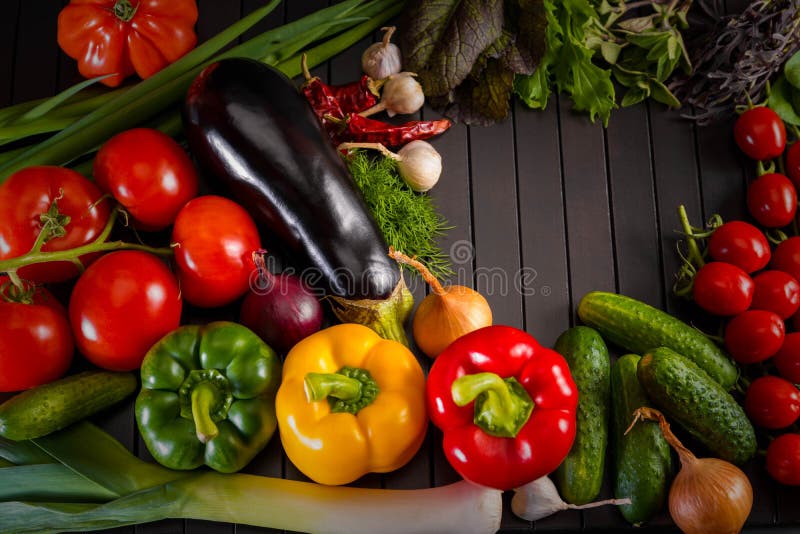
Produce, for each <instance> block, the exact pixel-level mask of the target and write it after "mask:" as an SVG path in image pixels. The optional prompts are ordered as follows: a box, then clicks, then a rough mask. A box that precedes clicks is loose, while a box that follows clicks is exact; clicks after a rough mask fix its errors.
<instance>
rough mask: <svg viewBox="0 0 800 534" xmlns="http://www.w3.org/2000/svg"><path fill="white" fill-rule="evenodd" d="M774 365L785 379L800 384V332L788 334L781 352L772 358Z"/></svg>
mask: <svg viewBox="0 0 800 534" xmlns="http://www.w3.org/2000/svg"><path fill="white" fill-rule="evenodd" d="M772 363H774V364H775V367H776V368H777V369H778V372H779V373H780V375H781V376H782V377H783V378H785V379H786V380H789V381H790V382H794V383H795V384H800V332H793V333H791V334H786V337H785V338H784V340H783V346H782V347H781V350H779V351H778V352H777V353H776V354H775V356H773V357H772Z"/></svg>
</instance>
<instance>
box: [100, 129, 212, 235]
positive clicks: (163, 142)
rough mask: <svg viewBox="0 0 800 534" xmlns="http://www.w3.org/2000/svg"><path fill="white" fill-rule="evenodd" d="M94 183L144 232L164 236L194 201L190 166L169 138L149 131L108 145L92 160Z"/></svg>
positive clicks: (121, 137)
mask: <svg viewBox="0 0 800 534" xmlns="http://www.w3.org/2000/svg"><path fill="white" fill-rule="evenodd" d="M94 179H95V180H96V181H97V185H99V186H100V187H101V188H102V189H103V191H106V192H108V193H111V194H112V195H113V196H114V198H116V199H117V200H118V201H119V203H120V204H122V205H123V206H124V207H125V209H126V210H127V211H128V213H130V214H131V216H132V217H133V220H134V222H135V223H136V226H137V227H139V228H141V229H143V230H163V229H164V228H166V227H167V226H169V225H170V224H172V223H173V222H175V217H176V216H177V215H178V212H179V211H180V209H181V208H182V207H183V206H184V204H186V203H187V202H189V201H190V200H191V199H193V198H194V197H195V196H197V172H195V169H194V165H192V160H190V159H189V156H188V155H187V154H186V152H184V150H183V149H182V148H181V146H180V145H179V144H178V143H176V142H175V141H173V139H172V138H171V137H169V136H168V135H166V134H163V133H161V132H159V131H158V130H152V129H149V128H134V129H133V130H128V131H125V132H122V133H120V134H117V135H115V136H114V137H112V138H111V139H110V140H109V141H108V142H106V144H104V145H103V146H102V148H100V151H99V152H98V153H97V157H95V159H94Z"/></svg>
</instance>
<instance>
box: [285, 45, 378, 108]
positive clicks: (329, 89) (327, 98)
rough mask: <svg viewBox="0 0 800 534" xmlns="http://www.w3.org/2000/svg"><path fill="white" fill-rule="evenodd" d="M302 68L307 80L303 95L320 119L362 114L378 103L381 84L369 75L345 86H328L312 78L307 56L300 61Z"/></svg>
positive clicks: (316, 78) (315, 77)
mask: <svg viewBox="0 0 800 534" xmlns="http://www.w3.org/2000/svg"><path fill="white" fill-rule="evenodd" d="M300 66H301V68H302V70H303V77H305V79H306V83H305V84H304V85H303V94H304V95H305V97H306V100H308V101H309V103H310V104H311V107H313V108H314V112H315V113H316V114H317V117H319V118H320V119H323V117H324V115H326V114H329V115H333V116H334V117H337V118H344V115H345V114H346V113H360V112H362V111H364V110H367V109H369V108H371V107H372V106H374V105H375V104H377V103H378V96H379V93H378V89H379V88H380V83H379V82H375V81H374V80H373V79H372V78H370V77H369V76H367V75H364V76H362V77H361V79H360V80H358V81H355V82H351V83H347V84H344V85H328V84H325V83H322V80H320V79H319V78H318V77H317V76H311V73H310V72H309V71H308V64H307V63H306V56H305V54H303V56H302V57H301V59H300Z"/></svg>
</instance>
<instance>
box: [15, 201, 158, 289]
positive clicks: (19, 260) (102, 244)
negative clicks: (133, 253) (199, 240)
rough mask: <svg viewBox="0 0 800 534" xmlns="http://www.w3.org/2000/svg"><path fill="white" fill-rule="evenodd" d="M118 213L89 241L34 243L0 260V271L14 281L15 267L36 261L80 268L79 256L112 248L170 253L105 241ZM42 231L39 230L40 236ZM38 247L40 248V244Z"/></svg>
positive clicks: (120, 242)
mask: <svg viewBox="0 0 800 534" xmlns="http://www.w3.org/2000/svg"><path fill="white" fill-rule="evenodd" d="M118 213H119V210H118V209H114V211H112V212H111V216H110V217H109V218H108V222H107V223H106V226H105V228H103V232H102V233H101V234H100V235H99V236H97V239H95V240H94V241H92V242H91V243H87V244H86V245H83V246H80V247H75V248H71V249H67V250H54V251H49V252H42V251H41V250H37V249H36V246H37V245H36V244H34V246H33V248H31V250H30V252H28V253H27V254H24V255H22V256H17V257H16V258H9V259H7V260H2V261H0V272H4V273H7V274H8V277H9V278H10V279H11V280H12V281H14V279H15V277H16V279H17V280H20V279H19V276H18V275H17V272H16V271H17V269H20V268H22V267H27V266H28V265H34V264H36V263H46V262H51V261H71V262H73V263H75V265H79V266H80V269H81V270H82V269H83V264H82V263H81V262H80V260H79V258H80V257H81V256H83V255H85V254H92V253H94V252H109V251H112V250H141V251H144V252H149V253H151V254H156V255H158V256H171V255H172V249H171V248H168V247H167V248H156V247H149V246H147V245H140V244H137V243H126V242H125V241H106V239H108V236H109V235H110V234H111V230H112V229H113V228H114V222H115V221H116V219H117V214H118ZM42 232H44V229H42ZM42 232H40V236H41V233H42ZM37 243H38V238H37ZM39 248H40V249H41V246H40V247H39ZM20 283H21V280H20ZM14 284H15V285H19V284H17V282H16V281H14Z"/></svg>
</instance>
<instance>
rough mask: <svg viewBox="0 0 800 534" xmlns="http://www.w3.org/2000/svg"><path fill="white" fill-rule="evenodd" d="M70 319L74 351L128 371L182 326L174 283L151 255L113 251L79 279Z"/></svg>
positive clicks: (71, 302)
mask: <svg viewBox="0 0 800 534" xmlns="http://www.w3.org/2000/svg"><path fill="white" fill-rule="evenodd" d="M69 318H70V321H71V323H72V332H73V333H74V334H75V341H76V342H77V345H78V349H79V350H80V351H81V352H82V353H83V355H84V356H86V357H87V358H88V359H89V360H90V361H91V362H92V363H94V364H95V365H97V366H98V367H102V368H103V369H109V370H112V371H131V370H133V369H136V368H138V367H139V366H140V365H141V363H142V359H143V358H144V355H145V353H146V352H147V351H148V350H149V349H150V347H151V346H152V345H153V343H155V342H156V341H158V340H159V339H161V338H162V337H163V336H164V335H165V334H167V333H168V332H171V331H172V330H174V329H175V328H177V327H178V325H179V324H180V319H181V296H180V292H179V289H178V283H177V282H176V281H175V277H174V276H173V274H172V273H171V272H170V271H169V269H167V266H166V265H164V263H163V262H162V261H161V260H159V259H158V258H157V257H155V256H153V255H152V254H148V253H146V252H139V251H134V250H122V251H119V252H113V253H111V254H108V255H106V256H103V257H102V258H100V259H99V260H97V261H96V262H94V263H93V264H92V265H90V266H89V268H88V269H86V272H84V273H83V275H82V276H81V277H80V278H79V279H78V283H76V284H75V288H74V289H73V290H72V297H71V298H70V302H69Z"/></svg>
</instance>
